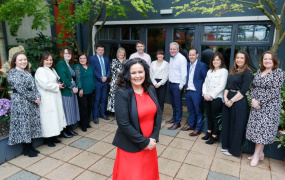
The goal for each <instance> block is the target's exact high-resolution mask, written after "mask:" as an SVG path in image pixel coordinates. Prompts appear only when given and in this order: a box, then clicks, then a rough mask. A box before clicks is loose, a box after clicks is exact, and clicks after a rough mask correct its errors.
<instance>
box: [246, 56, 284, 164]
mask: <svg viewBox="0 0 285 180" xmlns="http://www.w3.org/2000/svg"><path fill="white" fill-rule="evenodd" d="M278 66H279V60H278V58H277V56H276V54H275V53H274V52H272V51H266V52H265V53H264V54H263V55H262V56H261V58H260V70H259V71H257V73H256V74H255V77H254V79H253V81H252V85H251V88H250V99H251V110H250V115H249V120H248V124H247V131H246V138H247V139H248V140H250V141H252V142H254V143H255V151H254V154H253V156H251V157H248V158H249V159H251V162H250V166H256V165H257V164H258V161H259V160H263V159H264V153H263V148H264V145H265V144H272V143H273V142H274V139H275V136H276V133H277V130H278V125H279V120H280V112H281V104H282V101H281V87H282V85H283V83H284V72H283V71H282V70H281V69H279V68H278Z"/></svg>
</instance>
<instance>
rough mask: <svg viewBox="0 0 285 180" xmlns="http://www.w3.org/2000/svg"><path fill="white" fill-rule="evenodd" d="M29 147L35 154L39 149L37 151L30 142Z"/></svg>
mask: <svg viewBox="0 0 285 180" xmlns="http://www.w3.org/2000/svg"><path fill="white" fill-rule="evenodd" d="M30 148H31V150H32V151H33V152H34V153H37V154H39V153H40V151H38V150H36V149H35V148H34V146H33V144H32V143H30Z"/></svg>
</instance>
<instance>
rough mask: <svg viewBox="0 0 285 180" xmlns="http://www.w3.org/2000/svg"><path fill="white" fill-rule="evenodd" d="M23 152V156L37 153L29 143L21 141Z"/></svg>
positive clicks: (32, 155)
mask: <svg viewBox="0 0 285 180" xmlns="http://www.w3.org/2000/svg"><path fill="white" fill-rule="evenodd" d="M23 154H24V156H29V157H37V156H38V154H37V153H35V152H33V150H32V149H31V143H23Z"/></svg>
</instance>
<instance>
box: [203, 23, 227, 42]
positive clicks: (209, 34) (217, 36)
mask: <svg viewBox="0 0 285 180" xmlns="http://www.w3.org/2000/svg"><path fill="white" fill-rule="evenodd" d="M231 40H232V26H204V35H203V41H231Z"/></svg>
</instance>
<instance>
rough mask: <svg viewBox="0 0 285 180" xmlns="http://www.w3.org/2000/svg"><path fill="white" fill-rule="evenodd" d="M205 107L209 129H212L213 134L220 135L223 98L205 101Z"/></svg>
mask: <svg viewBox="0 0 285 180" xmlns="http://www.w3.org/2000/svg"><path fill="white" fill-rule="evenodd" d="M205 108H206V113H207V119H208V130H211V131H212V134H213V135H218V132H219V122H218V121H219V117H218V116H219V115H220V114H221V113H222V109H223V101H222V99H221V98H216V99H213V100H212V101H205Z"/></svg>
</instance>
